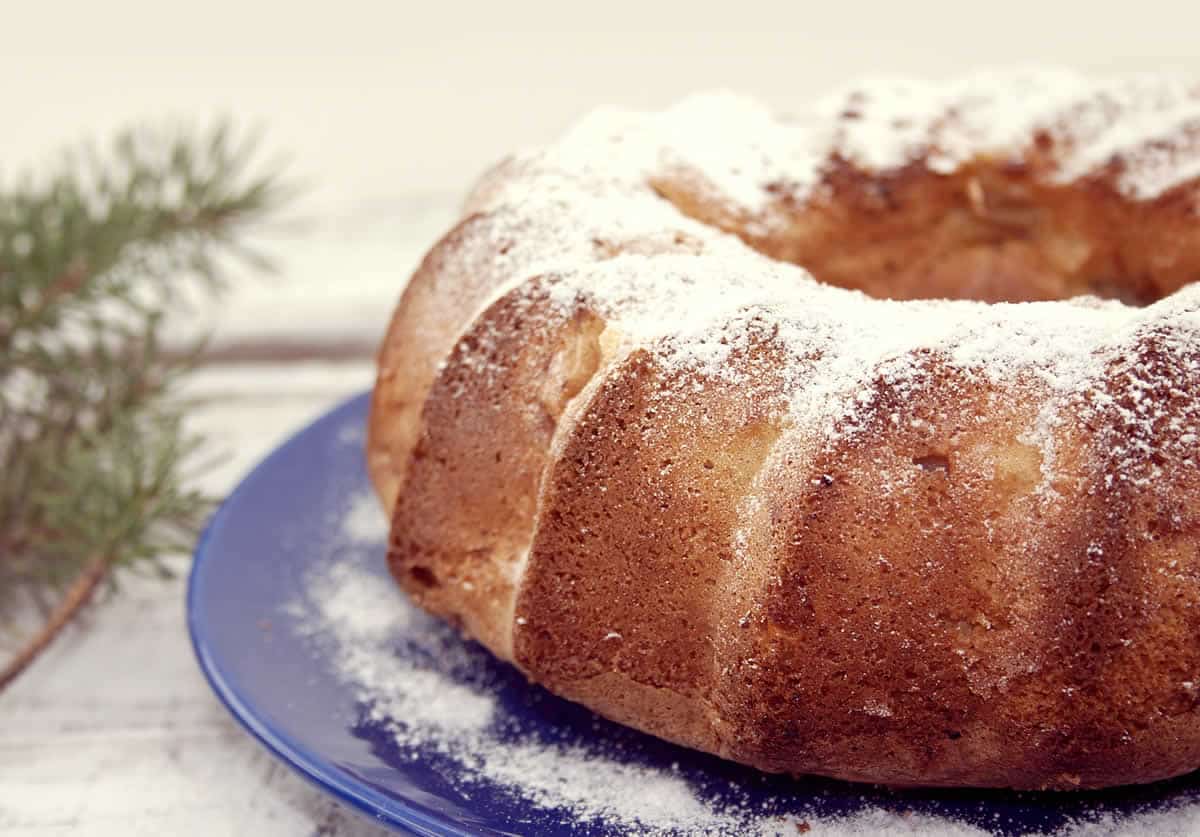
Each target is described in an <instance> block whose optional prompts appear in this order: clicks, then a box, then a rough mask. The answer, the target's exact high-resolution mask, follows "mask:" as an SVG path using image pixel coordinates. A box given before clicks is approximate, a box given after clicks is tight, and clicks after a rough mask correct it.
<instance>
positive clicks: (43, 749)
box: [0, 203, 450, 837]
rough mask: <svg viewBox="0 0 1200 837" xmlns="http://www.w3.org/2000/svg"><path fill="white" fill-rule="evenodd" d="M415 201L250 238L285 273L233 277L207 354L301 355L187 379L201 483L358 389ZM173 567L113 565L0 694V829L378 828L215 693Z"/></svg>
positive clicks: (411, 239)
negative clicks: (116, 586)
mask: <svg viewBox="0 0 1200 837" xmlns="http://www.w3.org/2000/svg"><path fill="white" fill-rule="evenodd" d="M419 209H420V211H416V212H414V211H413V210H412V207H406V206H405V205H403V204H400V205H398V206H396V207H393V208H392V209H391V210H390V211H387V212H380V211H378V210H377V211H376V214H375V218H376V223H375V224H374V225H368V226H367V227H366V228H365V229H364V228H363V226H362V225H359V227H358V228H357V229H356V230H355V231H354V232H353V233H347V232H346V230H345V229H342V228H340V227H339V226H338V225H327V226H323V227H316V228H313V227H307V228H304V229H302V230H299V231H293V232H290V233H278V232H276V233H269V234H266V235H264V236H263V238H264V241H265V242H266V243H267V244H268V246H270V247H271V249H272V250H273V251H274V252H275V253H276V255H277V256H278V257H279V259H280V261H281V263H282V264H281V267H282V269H283V270H282V274H281V277H280V278H279V279H277V280H272V281H269V282H257V283H252V284H241V285H240V286H239V288H238V290H237V291H236V292H235V293H234V295H233V297H232V298H231V299H230V300H228V302H227V304H225V305H223V306H222V314H221V316H220V317H219V318H218V319H219V322H218V325H217V338H218V340H217V346H216V348H217V349H218V352H219V353H221V354H229V353H233V354H235V355H238V356H242V357H244V356H245V355H246V354H250V355H268V356H269V355H272V354H278V353H277V352H273V351H272V345H274V346H278V345H281V344H290V348H289V353H292V352H295V351H297V350H298V351H299V352H300V353H301V354H302V355H305V356H307V357H303V358H301V359H297V360H295V361H292V362H287V363H281V362H246V361H241V362H238V363H224V364H220V365H214V366H210V367H207V368H205V369H203V370H201V371H200V372H199V373H198V374H197V375H196V376H195V378H194V380H193V381H192V382H191V384H190V389H191V393H190V394H192V395H194V396H197V397H198V398H200V399H201V400H202V401H201V406H200V408H199V409H198V410H197V411H196V412H195V414H194V415H193V417H192V419H191V421H192V426H193V427H194V429H196V430H198V431H200V432H203V433H204V434H205V435H207V436H208V437H209V438H210V439H211V440H212V443H213V448H214V449H216V450H218V451H221V452H222V453H223V454H225V458H224V459H223V460H222V461H221V463H220V465H219V466H218V467H217V468H215V469H214V470H212V471H211V472H209V473H207V474H205V475H204V477H203V478H202V482H203V484H204V485H205V487H206V488H208V489H209V490H210V491H211V492H213V493H214V494H217V495H218V496H219V495H221V494H223V493H226V492H228V491H229V489H231V488H232V487H233V486H234V485H235V484H236V482H237V480H238V479H239V478H240V477H241V475H242V474H244V473H245V472H246V471H247V470H248V469H249V468H250V467H252V466H253V465H254V463H255V462H257V461H258V460H259V459H260V458H261V457H262V456H263V455H264V454H266V453H267V452H268V451H269V450H270V449H271V448H273V447H274V446H275V445H276V444H278V443H279V442H281V441H282V440H283V439H284V438H286V437H287V436H288V435H289V434H290V433H292V432H293V431H295V430H296V429H298V428H300V427H301V426H303V425H304V424H305V423H307V422H308V421H309V420H310V419H312V418H314V417H315V416H317V415H319V414H320V413H321V412H323V411H324V410H326V409H327V408H329V407H330V406H332V405H333V404H335V403H337V402H338V401H340V400H341V399H343V398H345V397H347V396H350V395H352V394H354V393H356V392H359V391H361V390H363V389H365V388H367V387H368V386H370V383H371V376H372V366H371V362H370V359H369V356H368V354H367V353H366V351H365V349H366V347H368V346H369V345H370V344H371V343H373V342H374V340H375V339H376V338H377V335H378V332H379V330H380V329H381V328H382V324H383V322H384V321H385V319H386V317H387V315H388V313H389V311H390V307H391V306H392V304H393V303H394V301H395V297H396V295H397V294H398V292H399V290H400V288H401V286H402V284H403V281H404V277H405V276H407V275H408V272H409V270H410V269H411V267H412V265H413V263H414V262H415V261H416V259H417V258H418V257H419V255H420V253H421V252H422V250H423V248H424V247H425V246H426V245H427V244H428V242H429V240H430V239H431V238H432V237H433V236H434V235H435V233H434V232H433V231H431V229H430V227H431V225H432V226H441V225H443V224H445V223H446V218H447V217H448V216H449V214H450V209H449V203H447V204H446V206H445V207H441V208H438V207H434V208H430V207H428V206H422V207H420V208H419ZM339 286H340V287H339ZM225 349H229V350H230V351H229V352H226V351H224V350H225ZM322 355H324V356H326V358H327V357H328V356H330V355H333V356H335V357H337V358H338V359H335V360H329V359H321V357H320V356H322ZM345 355H349V356H348V357H346V356H345ZM313 356H317V357H313ZM175 566H176V567H177V568H178V570H179V576H178V577H177V578H176V579H175V580H172V581H167V582H163V581H160V580H158V579H147V578H141V577H137V576H132V575H130V574H128V573H126V574H124V575H123V576H122V577H121V578H120V587H121V589H120V592H119V594H118V595H114V596H108V597H105V598H104V599H102V600H100V601H98V602H96V603H95V604H94V605H93V606H92V607H91V608H90V609H89V610H88V611H87V612H86V615H85V617H84V618H83V619H82V620H80V621H79V622H78V623H77V624H76V625H73V626H71V627H70V628H68V629H67V631H66V632H65V633H64V634H63V635H62V636H61V637H60V638H59V639H58V641H57V642H56V643H55V644H54V645H53V646H51V648H50V650H49V651H48V652H47V653H46V654H45V655H44V656H43V657H42V658H41V659H39V660H38V661H37V662H36V663H35V664H34V665H33V667H32V668H31V669H29V670H28V671H27V672H26V673H25V674H24V675H23V676H22V677H21V678H19V679H18V680H17V682H16V683H14V684H13V685H12V686H11V687H10V688H9V689H8V690H7V691H5V692H3V693H0V835H4V837H8V835H14V837H15V835H30V837H50V835H65V834H87V835H143V834H144V835H154V836H155V837H157V835H164V834H179V835H190V834H195V835H206V837H222V836H223V835H255V837H258V836H259V835H262V836H263V837H270V835H306V834H307V835H322V837H335V835H336V837H346V835H374V834H382V833H383V831H382V830H381V829H380V828H379V827H378V826H376V825H373V824H371V823H369V822H367V821H366V820H364V819H360V818H359V817H358V816H357V815H355V814H352V813H350V812H349V811H347V810H345V809H343V808H341V807H340V806H339V805H337V804H335V803H334V802H333V801H332V800H331V799H330V798H329V797H327V796H325V795H324V794H323V793H322V792H320V791H318V790H316V789H315V788H313V787H311V786H310V785H309V784H308V783H307V782H306V781H305V780H303V779H301V778H300V777H299V776H297V775H295V774H293V773H292V772H291V771H290V770H289V769H288V768H287V767H285V766H284V765H282V764H281V763H279V762H277V761H276V760H275V759H274V757H273V756H271V755H269V754H268V753H267V752H266V750H264V749H263V748H262V747H261V746H260V745H259V744H258V743H257V742H255V741H254V740H252V739H251V738H250V736H249V735H248V734H246V733H245V732H243V731H242V729H241V728H240V727H239V726H238V725H237V724H236V723H235V722H234V720H233V719H232V717H231V716H230V715H229V713H228V712H227V711H226V710H225V708H224V707H223V706H222V705H221V704H220V703H219V702H218V701H217V699H216V697H215V696H214V695H213V694H212V692H211V691H210V690H209V688H208V685H207V683H206V682H205V680H204V678H203V676H202V675H201V673H200V670H199V669H198V667H197V665H196V662H195V660H194V658H193V655H192V649H191V645H190V643H189V641H188V636H187V630H186V625H185V614H184V593H185V588H186V571H187V559H186V557H184V556H180V557H179V558H178V559H177V560H176V561H175Z"/></svg>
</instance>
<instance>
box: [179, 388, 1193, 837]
mask: <svg viewBox="0 0 1200 837" xmlns="http://www.w3.org/2000/svg"><path fill="white" fill-rule="evenodd" d="M367 403H368V400H367V396H366V395H362V396H359V397H357V398H354V399H351V400H350V401H347V402H346V403H344V404H342V405H341V406H340V407H338V408H337V409H335V410H333V411H332V412H330V413H328V414H327V415H325V416H324V417H322V418H321V419H319V420H318V421H316V422H314V423H313V424H312V425H310V426H309V427H307V428H305V429H304V430H303V431H302V432H300V433H299V434H297V435H296V436H295V437H293V438H292V439H291V440H290V441H288V442H287V443H286V444H284V445H283V446H282V447H280V448H279V449H278V450H276V451H275V452H274V453H273V454H271V455H270V456H269V457H267V459H266V460H265V461H263V462H262V464H260V465H259V466H258V467H257V468H255V469H254V471H253V472H252V473H251V474H250V475H249V476H248V477H247V478H246V479H245V480H244V481H243V482H242V484H241V485H240V486H239V487H238V489H237V490H236V491H235V492H234V493H233V494H232V495H231V496H230V497H229V499H228V500H227V501H226V502H225V504H224V505H223V506H222V507H221V509H220V510H219V511H218V512H217V514H216V515H215V516H214V517H213V519H212V521H211V523H210V524H209V526H208V529H207V531H206V532H205V534H204V536H203V538H201V540H200V544H199V546H198V547H197V549H196V557H195V564H194V567H193V569H192V575H191V584H190V588H189V591H188V622H189V627H190V630H191V635H192V641H193V643H194V645H195V649H196V655H197V657H198V658H199V661H200V665H201V667H202V668H203V670H204V672H205V674H206V675H207V677H208V679H209V682H210V683H211V684H212V687H213V689H214V690H215V691H216V693H217V695H218V696H219V697H220V698H221V700H222V701H224V703H225V704H226V706H228V707H229V710H230V711H231V712H232V713H233V714H234V716H235V717H236V718H237V719H238V720H239V721H240V722H241V723H242V724H243V725H244V726H245V727H246V729H247V730H249V732H250V733H251V734H252V735H254V736H255V737H256V738H257V739H258V740H259V741H261V742H262V743H263V744H264V745H265V746H266V747H267V748H268V749H270V750H271V751H272V752H274V753H275V754H276V755H277V756H278V757H279V758H281V759H283V760H284V761H285V762H287V763H288V764H289V765H290V766H291V767H293V768H294V769H295V770H297V771H298V772H300V773H301V774H303V775H304V776H306V777H307V778H309V779H310V780H312V781H313V782H315V783H316V784H317V785H318V786H320V787H321V788H323V789H325V790H326V791H328V792H329V793H331V794H333V795H334V796H335V797H337V798H338V799H340V800H342V801H343V802H345V803H347V804H349V805H351V806H353V807H355V808H357V809H359V810H360V811H363V812H365V813H367V814H368V815H370V816H372V817H374V818H376V819H377V820H380V821H382V822H385V823H388V824H390V825H392V826H394V827H396V828H397V829H399V830H401V831H404V832H408V833H415V834H430V835H447V834H454V835H461V834H472V835H476V834H522V835H524V834H567V833H570V834H595V835H601V834H617V833H628V832H630V831H634V832H640V831H645V830H647V828H644V827H642V826H641V825H637V824H634V825H633V826H631V825H630V822H629V821H628V819H621V818H620V817H612V818H608V817H605V816H597V815H595V813H594V811H593V812H592V813H591V814H590V815H589V816H587V817H586V818H582V819H581V818H580V814H579V807H578V806H575V807H571V806H561V805H557V804H556V802H555V799H554V798H553V797H552V796H551V797H549V798H548V797H546V796H545V795H544V794H542V795H540V796H539V794H537V793H524V792H523V789H522V788H521V787H520V786H519V781H518V782H517V783H516V784H515V785H514V782H513V780H512V779H511V777H510V779H509V781H508V782H507V784H506V783H502V782H494V783H493V782H491V781H490V780H489V778H488V777H487V775H483V776H482V777H481V776H478V775H476V776H474V777H473V778H472V779H471V781H470V782H467V783H464V782H463V781H460V779H462V777H461V776H459V775H458V773H459V772H460V770H461V765H460V764H459V762H458V761H456V760H455V759H454V758H452V757H449V756H447V755H446V753H445V751H444V750H443V749H440V748H438V747H433V746H426V745H425V744H422V742H420V741H417V742H415V743H414V742H412V741H409V742H408V743H404V742H403V741H401V740H398V739H397V736H396V735H395V734H394V733H395V729H396V726H395V723H393V721H395V722H399V723H401V724H403V723H404V721H405V719H403V718H397V719H388V718H386V717H380V713H379V712H377V711H376V712H372V711H371V707H370V706H369V704H368V702H365V701H364V699H363V695H362V693H361V691H356V690H355V689H354V688H352V687H350V686H348V685H347V683H346V682H345V679H344V678H343V677H339V676H338V675H337V674H335V671H334V670H335V667H333V666H331V665H330V664H329V660H326V659H323V652H322V651H321V649H320V647H319V644H314V642H313V640H312V637H311V636H307V635H306V632H305V631H304V630H303V629H302V626H301V625H300V623H299V622H298V621H296V619H294V618H292V617H291V616H289V615H288V614H289V613H291V612H293V611H292V610H291V609H294V604H295V602H296V601H298V600H301V599H303V597H304V596H305V595H307V593H306V587H305V585H306V583H307V582H306V579H308V578H310V577H311V574H312V573H313V572H314V571H316V570H320V568H321V566H322V565H323V564H328V562H329V561H330V554H329V547H328V543H329V537H328V535H329V529H330V527H331V526H334V525H336V521H337V520H338V518H339V516H344V514H345V508H344V504H345V502H346V498H347V497H350V496H355V495H358V496H362V495H363V494H364V492H366V491H367V490H368V483H367V476H366V473H365V471H364V467H363V461H362V454H361V450H362V428H363V426H364V423H365V419H366V412H367ZM383 550H384V545H383V543H382V539H381V538H380V539H379V540H378V542H377V543H374V544H372V545H371V556H370V557H371V560H370V561H369V562H368V569H367V571H368V572H371V573H377V574H378V575H380V576H382V575H383V574H384V573H385V570H384V562H383V558H384V555H383ZM376 556H377V558H376ZM413 625H414V627H411V630H415V631H437V630H441V629H440V628H437V627H435V626H433V623H431V622H428V621H419V622H415V623H413ZM447 636H448V637H450V638H449V639H448V640H447V639H446V637H443V638H442V640H441V641H449V642H453V643H458V642H460V641H459V640H457V639H454V638H453V636H452V635H449V634H447ZM461 646H462V647H461V648H459V649H456V653H457V652H461V653H459V655H458V657H457V659H460V660H462V661H465V663H462V664H459V665H458V666H457V667H456V668H453V669H448V671H449V675H447V676H451V677H457V678H461V679H462V681H463V683H464V684H466V685H468V686H470V688H473V689H479V688H486V689H487V690H490V691H489V698H488V699H489V700H492V701H494V704H495V714H496V717H495V718H494V719H493V723H492V727H491V729H492V732H491V733H489V735H491V736H492V739H493V741H494V742H497V741H498V742H499V746H504V743H505V742H507V741H511V742H513V746H514V747H516V746H528V745H529V743H530V742H531V741H532V742H536V743H538V744H539V745H540V746H549V747H556V746H557V747H563V748H568V749H569V748H573V747H576V746H579V747H583V748H589V751H591V752H602V753H603V758H605V759H608V760H610V761H615V762H617V763H619V764H623V765H629V766H630V767H631V769H636V770H649V771H658V770H662V771H669V772H670V775H671V776H672V777H674V778H673V779H672V781H676V782H683V783H685V784H686V786H687V788H688V789H689V790H690V791H691V792H692V793H694V795H695V797H696V798H697V799H700V800H702V801H703V802H704V804H706V805H711V806H712V807H713V809H714V810H720V809H721V807H722V806H723V805H724V804H725V803H726V802H731V803H732V804H735V805H736V807H737V810H740V811H750V812H754V813H755V815H756V816H758V815H771V816H773V817H776V818H777V819H776V820H775V821H777V822H781V823H791V824H793V826H794V825H795V824H798V823H804V822H807V823H809V824H810V825H814V826H815V825H818V824H820V823H824V822H826V821H831V820H837V819H843V818H850V819H854V818H860V819H859V822H860V823H863V822H867V821H864V820H862V819H861V818H863V817H867V816H869V817H873V818H874V819H871V820H869V822H875V823H877V824H879V825H881V826H882V825H883V824H885V823H887V822H889V821H890V820H889V819H888V818H889V817H900V819H896V820H895V822H896V823H897V824H900V823H902V822H908V823H910V824H918V823H925V822H928V821H927V820H925V819H924V818H925V817H933V818H937V819H938V820H942V819H944V820H948V821H950V822H948V823H946V824H947V825H949V824H950V823H956V824H959V825H962V826H974V827H976V828H979V829H981V830H983V831H986V832H994V833H1001V834H1026V833H1044V832H1054V831H1060V830H1067V831H1069V830H1072V828H1073V827H1074V826H1076V825H1083V824H1089V823H1090V824H1092V826H1093V827H1095V826H1099V827H1100V829H1101V830H1103V831H1108V830H1110V827H1111V829H1112V830H1121V831H1129V832H1135V831H1138V830H1141V828H1142V827H1144V826H1146V825H1149V823H1148V822H1147V821H1146V820H1144V819H1141V818H1142V817H1144V816H1145V815H1147V814H1150V815H1154V814H1156V813H1165V812H1166V811H1167V810H1168V809H1175V808H1177V807H1179V806H1184V805H1188V806H1190V805H1192V804H1194V803H1195V802H1196V800H1197V797H1198V796H1200V778H1197V776H1196V775H1195V774H1194V775H1193V776H1190V777H1185V778H1183V779H1179V780H1174V781H1171V782H1164V783H1160V784H1157V785H1152V786H1148V787H1143V788H1132V789H1123V790H1117V791H1107V792H1104V793H1081V794H1070V795H1061V794H1059V795H1054V794H1017V793H1001V792H969V791H955V792H945V791H937V792H926V791H905V792H898V791H889V790H886V789H880V788H874V787H867V786H859V785H850V784H845V783H840V782H832V781H825V780H817V779H814V780H803V781H793V780H789V779H786V778H782V777H771V776H764V775H762V774H759V773H757V772H755V771H752V770H747V769H743V768H740V767H738V766H736V765H732V764H728V763H725V762H722V761H720V760H718V759H715V758H712V757H709V756H706V755H703V754H699V753H694V752H691V751H687V750H683V749H681V748H678V747H674V746H672V745H669V744H664V743H662V742H660V741H657V740H654V739H651V738H649V737H646V736H643V735H640V734H638V733H635V732H632V731H630V730H627V729H625V728H623V727H619V726H616V725H614V724H611V723H608V722H606V721H604V720H602V719H599V718H597V717H596V716H594V715H593V714H591V713H590V712H588V711H586V710H584V709H581V708H580V707H577V706H574V705H572V704H569V703H567V702H565V701H561V700H559V699H557V698H554V697H553V696H551V695H549V694H548V693H546V692H545V691H543V690H541V689H539V688H537V687H534V686H531V685H529V684H527V683H526V682H525V680H524V679H523V678H522V677H521V676H520V675H519V674H517V673H516V672H515V671H514V670H512V669H511V668H509V667H508V666H506V665H503V664H500V663H496V662H495V661H493V660H492V659H491V658H490V657H489V656H487V655H486V654H485V653H483V652H482V651H480V650H479V649H478V648H476V647H473V646H472V645H471V644H469V643H466V642H462V643H461ZM415 647H416V646H412V645H408V644H405V643H404V642H397V643H396V644H395V648H394V653H395V654H396V655H397V656H398V658H401V657H403V655H405V654H412V653H418V652H417V651H414V650H413V649H414V648H415ZM481 684H482V685H481ZM584 807H585V808H586V806H584ZM1131 818H1132V819H1131ZM1152 819H1154V820H1157V821H1158V822H1159V823H1160V824H1161V822H1162V821H1161V820H1158V818H1157V817H1153V816H1152ZM1139 821H1140V822H1139ZM722 822H727V820H714V824H715V825H716V826H717V827H718V828H720V827H721V825H720V823H722ZM689 823H690V825H689V828H692V829H694V826H695V820H694V818H693V819H692V820H691V821H689ZM658 825H660V826H661V825H662V823H658ZM736 830H741V829H736ZM801 830H803V829H801ZM814 830H815V829H814Z"/></svg>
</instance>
